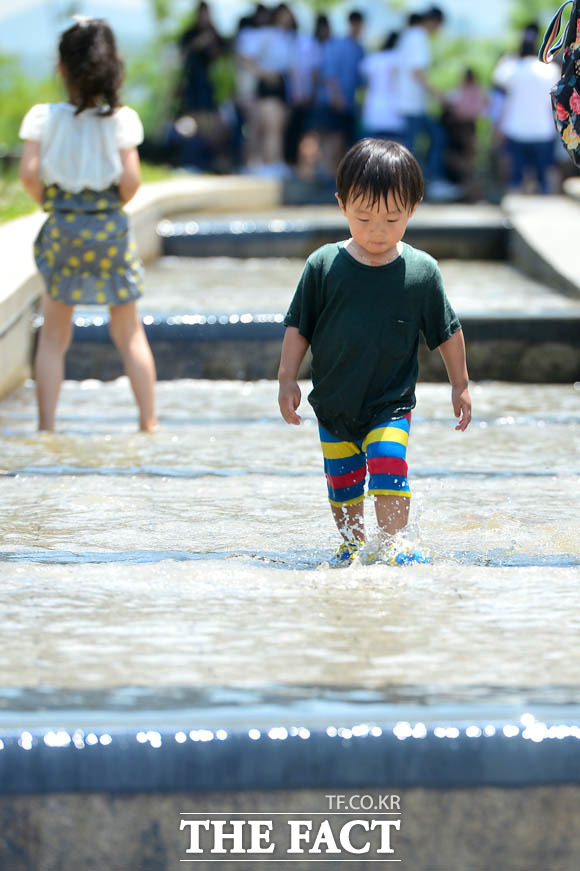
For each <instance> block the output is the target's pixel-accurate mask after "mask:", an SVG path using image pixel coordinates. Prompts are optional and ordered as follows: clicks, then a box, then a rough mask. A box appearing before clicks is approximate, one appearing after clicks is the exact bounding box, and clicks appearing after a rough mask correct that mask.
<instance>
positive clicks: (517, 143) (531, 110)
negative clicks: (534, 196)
mask: <svg viewBox="0 0 580 871" xmlns="http://www.w3.org/2000/svg"><path fill="white" fill-rule="evenodd" d="M558 78H559V71H558V69H557V67H556V65H555V64H554V65H549V64H543V63H542V62H541V61H540V60H539V59H538V56H537V53H536V46H535V42H534V41H533V40H530V39H524V41H523V43H522V47H521V50H520V58H519V60H517V61H516V62H515V63H514V64H512V65H511V67H510V68H509V70H508V71H507V73H506V75H504V77H503V81H502V85H503V87H504V88H505V91H506V99H505V103H504V106H503V112H502V117H501V120H500V130H501V132H502V133H503V135H504V136H505V137H506V140H507V147H508V153H509V157H510V181H509V185H510V188H511V189H512V190H518V189H519V188H520V187H521V185H522V182H523V179H524V175H525V173H526V172H527V171H529V172H530V173H532V174H533V175H534V176H535V179H536V182H537V184H538V187H539V190H540V192H541V193H543V194H546V193H548V192H549V182H548V171H549V169H550V167H551V166H553V165H554V163H555V160H554V146H555V141H556V132H555V127H554V119H553V116H552V104H551V101H550V90H551V88H552V87H553V86H554V85H555V84H556V82H557V80H558Z"/></svg>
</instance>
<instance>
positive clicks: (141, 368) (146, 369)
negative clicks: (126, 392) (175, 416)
mask: <svg viewBox="0 0 580 871" xmlns="http://www.w3.org/2000/svg"><path fill="white" fill-rule="evenodd" d="M110 311H111V323H110V327H109V330H110V333H111V339H112V340H113V342H114V343H115V345H116V347H117V348H118V350H119V351H120V353H121V356H122V358H123V365H124V367H125V372H126V374H127V376H128V378H129V381H130V382H131V387H132V389H133V393H134V395H135V400H136V402H137V407H138V409H139V428H140V429H142V430H144V431H145V432H153V431H154V430H156V429H157V428H158V423H157V417H156V415H155V380H156V373H155V361H154V359H153V354H152V353H151V348H150V346H149V342H148V341H147V336H146V335H145V330H144V329H143V324H142V323H141V319H140V318H139V314H138V312H137V305H136V303H135V302H128V303H125V305H113V306H111V309H110Z"/></svg>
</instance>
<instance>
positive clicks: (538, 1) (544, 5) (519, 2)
mask: <svg viewBox="0 0 580 871" xmlns="http://www.w3.org/2000/svg"><path fill="white" fill-rule="evenodd" d="M561 3H562V0H512V11H511V16H510V20H511V24H512V27H514V28H515V29H516V30H518V31H520V30H523V28H524V27H525V26H526V25H527V24H529V23H530V22H531V21H537V22H538V24H539V25H540V29H541V28H542V27H544V26H545V25H546V24H547V23H548V21H549V20H550V18H551V17H552V15H554V13H555V12H556V10H557V9H558V7H559V6H560V5H561Z"/></svg>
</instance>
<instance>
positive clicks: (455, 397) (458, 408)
mask: <svg viewBox="0 0 580 871" xmlns="http://www.w3.org/2000/svg"><path fill="white" fill-rule="evenodd" d="M451 402H452V403H453V411H454V413H455V417H457V418H459V423H458V424H457V426H456V427H455V429H459V430H461V431H462V432H464V431H465V430H466V429H467V427H468V426H469V423H470V421H471V397H470V395H469V390H468V389H467V387H463V388H462V387H452V388H451Z"/></svg>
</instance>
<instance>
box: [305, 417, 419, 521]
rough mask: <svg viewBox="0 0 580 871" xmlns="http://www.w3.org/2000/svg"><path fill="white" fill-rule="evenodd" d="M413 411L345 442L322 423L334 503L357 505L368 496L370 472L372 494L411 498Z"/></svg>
mask: <svg viewBox="0 0 580 871" xmlns="http://www.w3.org/2000/svg"><path fill="white" fill-rule="evenodd" d="M410 428H411V412H409V413H408V414H406V415H405V417H400V418H397V419H396V420H388V421H386V422H385V423H381V424H379V425H378V426H376V427H374V428H373V429H372V430H371V431H370V432H369V433H368V435H367V436H365V438H364V439H362V440H361V441H356V442H342V441H340V439H337V438H336V437H335V436H333V435H331V434H330V433H329V432H327V431H326V430H325V429H324V427H322V426H321V425H320V424H319V425H318V429H319V433H320V442H321V446H322V454H323V456H324V473H325V475H326V481H327V484H328V498H329V500H330V504H331V505H337V506H338V507H341V506H342V505H356V504H357V503H358V502H362V501H363V499H364V485H365V478H366V474H367V465H368V473H369V489H368V492H369V496H401V497H404V498H407V499H408V498H410V496H411V490H410V489H409V482H408V480H407V474H408V466H407V459H406V457H407V443H408V441H409V430H410Z"/></svg>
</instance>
